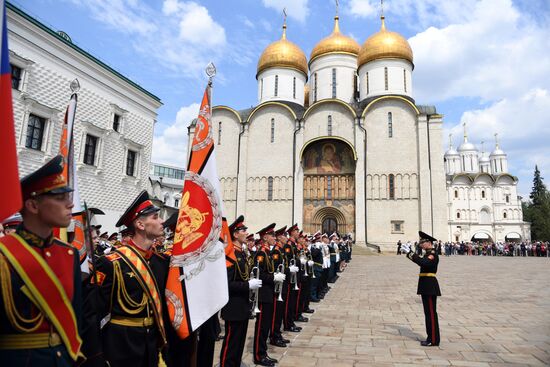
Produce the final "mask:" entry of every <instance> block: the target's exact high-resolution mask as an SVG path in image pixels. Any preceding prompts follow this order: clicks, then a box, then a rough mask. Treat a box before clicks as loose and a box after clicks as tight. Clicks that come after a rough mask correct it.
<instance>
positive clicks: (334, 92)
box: [332, 68, 336, 98]
mask: <svg viewBox="0 0 550 367" xmlns="http://www.w3.org/2000/svg"><path fill="white" fill-rule="evenodd" d="M332 98H336V68H333V69H332Z"/></svg>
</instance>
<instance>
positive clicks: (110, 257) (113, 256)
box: [104, 252, 120, 261]
mask: <svg viewBox="0 0 550 367" xmlns="http://www.w3.org/2000/svg"><path fill="white" fill-rule="evenodd" d="M104 257H105V258H106V259H107V260H109V261H115V260H118V259H120V255H119V254H117V253H116V252H115V253H112V254H107V255H104Z"/></svg>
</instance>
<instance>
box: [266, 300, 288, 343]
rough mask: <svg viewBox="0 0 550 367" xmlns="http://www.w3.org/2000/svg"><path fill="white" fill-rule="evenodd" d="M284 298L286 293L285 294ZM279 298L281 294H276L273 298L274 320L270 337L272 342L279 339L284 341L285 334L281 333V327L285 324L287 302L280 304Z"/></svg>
mask: <svg viewBox="0 0 550 367" xmlns="http://www.w3.org/2000/svg"><path fill="white" fill-rule="evenodd" d="M283 297H284V292H283ZM278 298H279V294H278V293H275V297H274V298H273V319H272V322H271V331H270V335H269V339H270V340H271V341H276V340H279V339H282V337H283V334H282V333H281V325H282V324H283V313H284V308H285V302H284V301H283V302H279V301H277V299H278Z"/></svg>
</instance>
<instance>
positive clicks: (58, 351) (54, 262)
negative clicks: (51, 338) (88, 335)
mask: <svg viewBox="0 0 550 367" xmlns="http://www.w3.org/2000/svg"><path fill="white" fill-rule="evenodd" d="M16 233H17V234H18V235H19V236H20V237H21V238H22V239H23V240H25V242H26V243H27V244H29V245H30V246H31V247H32V249H34V250H35V251H36V252H37V253H38V254H39V255H40V256H41V257H42V259H44V261H45V262H46V263H47V264H48V265H49V266H50V268H51V269H52V271H53V273H54V275H55V276H56V277H57V279H58V280H59V282H60V284H61V286H62V287H63V289H64V291H65V294H66V295H67V298H68V299H69V300H70V301H71V304H72V308H73V310H74V313H75V317H76V321H77V324H78V326H79V328H80V327H81V318H82V294H81V292H82V288H81V275H80V260H79V255H78V250H76V248H74V247H72V246H70V245H68V244H66V243H64V242H62V241H60V240H59V239H57V238H54V237H49V238H47V239H42V238H40V237H38V236H37V235H35V234H34V233H32V232H30V231H28V230H27V229H25V228H24V225H20V226H19V227H18V228H17V230H16ZM0 241H1V239H0ZM0 269H1V273H0V279H1V283H0V290H1V293H2V297H0V338H1V337H2V336H5V335H14V334H20V335H25V334H29V335H30V334H39V333H46V334H47V333H50V335H51V332H55V328H54V326H53V325H52V324H51V322H50V321H49V320H48V319H47V318H46V317H45V315H44V314H43V313H42V312H41V311H40V310H39V309H38V308H37V307H36V306H35V305H34V303H33V302H32V301H31V300H30V299H29V298H28V297H27V296H26V295H25V294H24V293H23V292H22V290H21V289H22V287H24V286H25V283H24V282H23V280H22V279H21V277H20V276H19V275H18V274H17V272H16V271H15V270H14V269H13V267H12V266H11V264H10V263H9V262H8V261H7V259H6V258H5V256H4V255H2V254H0ZM27 271H29V270H28V269H27ZM56 339H57V343H59V337H58V336H57V338H56ZM57 343H56V344H57ZM0 361H2V365H4V364H5V365H6V366H27V365H28V366H70V365H72V364H73V361H72V359H71V358H70V356H69V354H68V352H67V349H66V348H65V346H64V345H63V344H58V345H56V346H53V347H46V348H28V349H27V348H21V349H19V348H17V349H3V348H0Z"/></svg>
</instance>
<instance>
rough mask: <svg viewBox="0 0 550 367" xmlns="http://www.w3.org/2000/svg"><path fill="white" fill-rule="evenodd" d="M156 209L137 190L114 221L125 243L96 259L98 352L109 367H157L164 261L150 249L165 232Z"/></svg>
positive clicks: (162, 336) (163, 338)
mask: <svg viewBox="0 0 550 367" xmlns="http://www.w3.org/2000/svg"><path fill="white" fill-rule="evenodd" d="M158 211H159V208H157V207H156V206H154V205H153V203H152V202H151V200H149V195H148V194H147V192H146V191H145V190H144V191H142V192H141V193H140V194H139V196H138V197H137V198H136V199H135V200H134V202H133V203H132V204H131V205H130V206H129V207H128V209H126V212H125V213H124V214H123V215H122V217H121V218H120V219H119V221H118V222H117V224H116V226H117V227H120V226H122V225H125V226H126V227H127V228H128V230H129V231H131V232H132V236H131V238H130V239H129V240H128V244H127V245H121V246H120V247H118V248H113V250H112V251H111V253H109V254H108V255H104V256H102V257H101V258H99V260H98V262H97V271H96V274H95V278H94V279H96V280H97V285H98V286H99V295H100V296H99V298H100V301H99V303H100V306H99V312H100V319H101V324H100V327H101V328H102V332H101V337H102V341H103V353H104V356H105V359H106V360H107V361H108V362H109V363H110V366H112V367H116V366H132V367H136V366H143V367H145V366H157V365H158V355H159V348H160V347H162V346H164V345H165V343H166V334H165V329H164V326H165V325H164V321H163V313H164V312H163V307H164V304H165V301H164V290H165V284H166V277H167V275H168V266H169V259H168V258H167V257H165V256H164V255H162V254H158V253H156V252H155V251H153V248H152V246H153V242H154V240H155V239H156V238H158V237H160V236H162V235H163V234H164V228H163V225H162V224H163V223H162V220H161V219H160V218H159V215H158Z"/></svg>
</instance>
